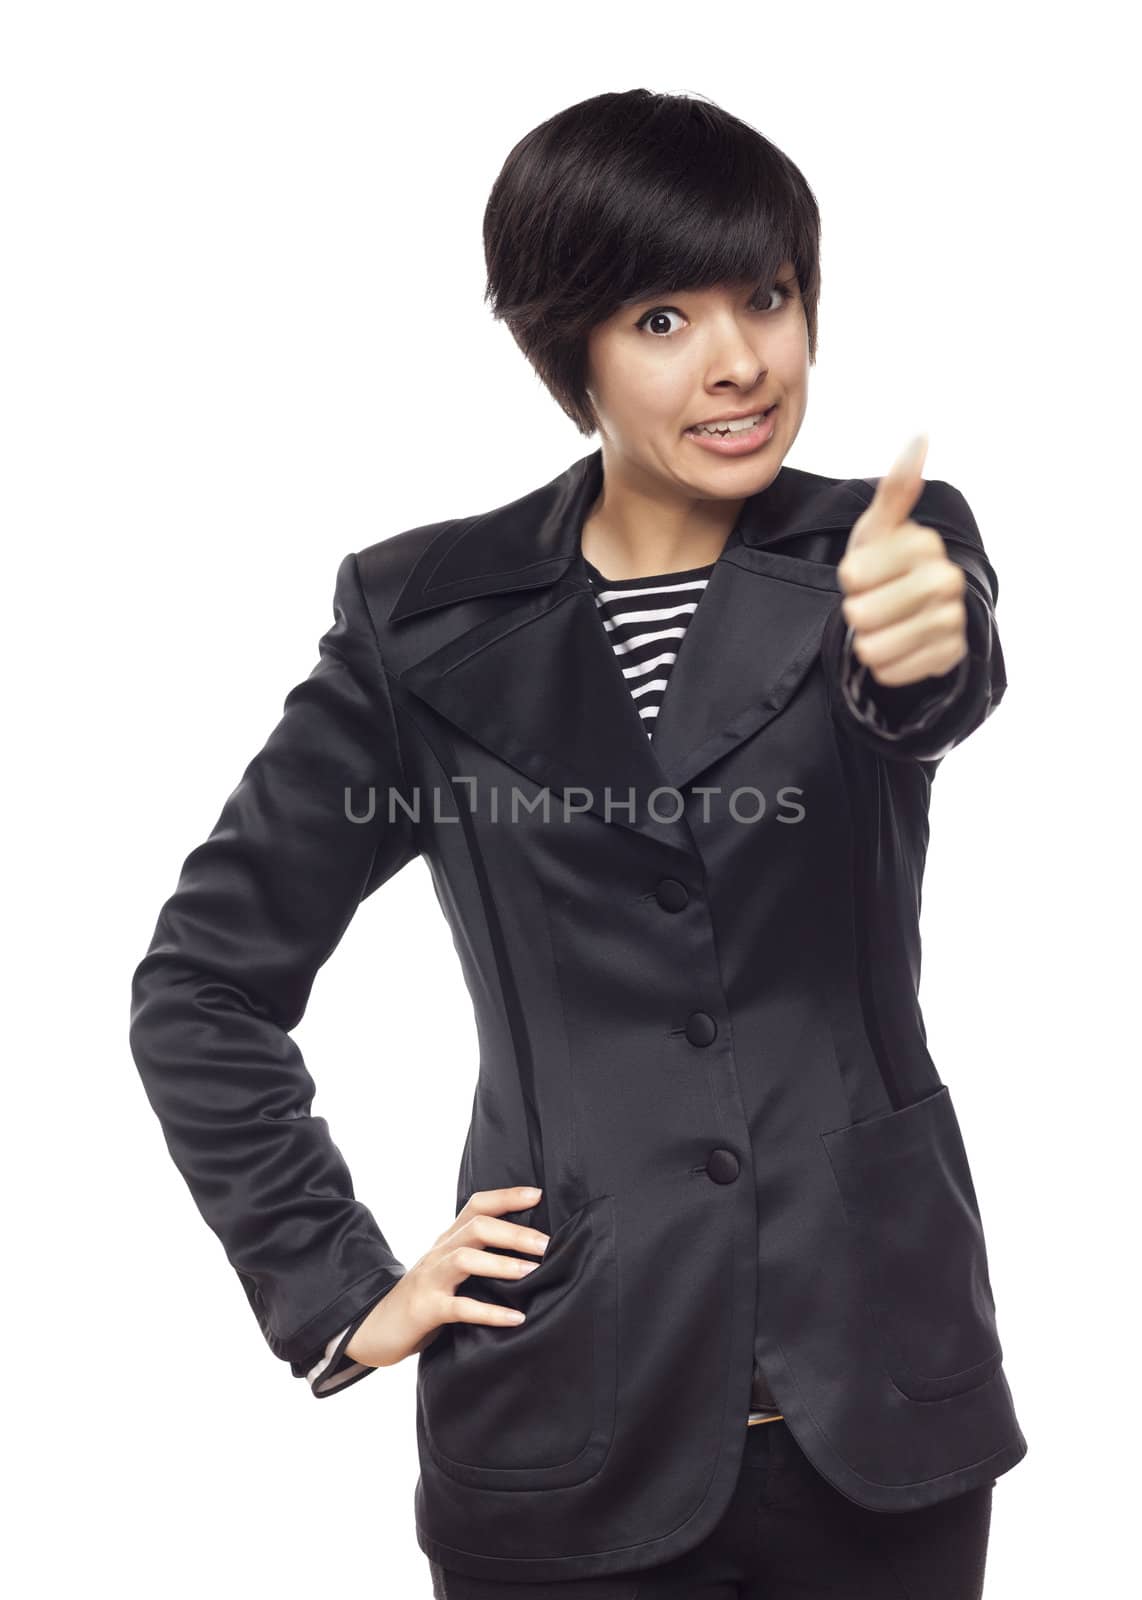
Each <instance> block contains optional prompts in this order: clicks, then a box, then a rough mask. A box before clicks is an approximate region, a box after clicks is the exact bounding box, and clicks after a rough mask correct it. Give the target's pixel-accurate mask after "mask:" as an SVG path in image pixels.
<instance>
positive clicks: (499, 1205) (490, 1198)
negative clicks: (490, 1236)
mask: <svg viewBox="0 0 1142 1600" xmlns="http://www.w3.org/2000/svg"><path fill="white" fill-rule="evenodd" d="M542 1193H543V1190H542V1189H536V1188H533V1187H532V1186H530V1185H525V1184H515V1185H513V1187H512V1188H510V1189H477V1190H476V1191H475V1193H474V1194H470V1195H469V1196H468V1199H467V1201H466V1203H465V1205H464V1206H463V1208H462V1210H461V1211H460V1212H459V1213H458V1219H459V1217H471V1216H476V1215H484V1216H499V1215H501V1213H503V1212H505V1211H527V1210H529V1209H530V1208H531V1207H532V1206H534V1205H535V1203H536V1201H537V1200H538V1199H539V1197H540V1195H541V1194H542Z"/></svg>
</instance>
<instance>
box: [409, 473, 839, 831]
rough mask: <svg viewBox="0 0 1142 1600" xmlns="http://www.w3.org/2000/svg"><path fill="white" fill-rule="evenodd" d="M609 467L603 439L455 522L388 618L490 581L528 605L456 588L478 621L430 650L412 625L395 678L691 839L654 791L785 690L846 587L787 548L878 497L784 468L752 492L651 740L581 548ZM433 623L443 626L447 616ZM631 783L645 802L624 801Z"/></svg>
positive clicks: (522, 760) (778, 703) (610, 808)
mask: <svg viewBox="0 0 1142 1600" xmlns="http://www.w3.org/2000/svg"><path fill="white" fill-rule="evenodd" d="M602 475H603V465H602V451H601V449H600V450H597V451H594V452H593V453H592V454H590V455H588V456H585V457H582V458H581V459H580V460H578V461H576V462H575V463H574V464H573V465H572V466H571V467H569V468H568V469H567V470H566V471H565V472H563V473H561V474H560V475H559V476H558V477H557V478H555V479H553V480H552V481H551V482H550V483H548V484H546V485H544V486H543V487H542V488H541V489H538V490H535V491H533V492H531V493H530V494H528V495H525V496H523V497H522V498H521V499H519V500H517V501H514V502H512V503H511V504H509V505H506V506H502V507H499V508H497V509H496V510H494V511H491V512H489V513H487V514H486V515H484V516H481V517H478V518H475V519H473V520H470V521H462V522H460V523H457V524H447V525H445V528H444V529H443V531H442V532H441V533H440V534H439V535H438V536H437V537H436V538H435V539H433V540H432V541H431V542H430V544H429V545H428V547H427V548H426V549H425V550H424V552H423V553H422V555H421V557H420V559H419V561H418V562H417V563H416V565H415V566H414V568H413V570H412V571H411V572H410V573H409V575H408V577H407V579H406V581H405V582H404V584H403V585H402V587H401V589H400V592H399V594H398V595H397V598H396V601H395V603H394V604H393V606H392V608H391V611H390V612H389V622H390V625H392V626H394V627H396V628H397V630H398V631H400V628H401V627H402V626H411V627H412V628H413V630H414V632H415V630H416V628H417V624H415V623H411V619H413V618H416V617H422V616H423V615H424V614H425V613H428V612H433V611H435V610H437V608H440V607H445V606H452V605H457V604H460V603H464V602H472V601H476V600H480V599H484V598H487V597H491V596H498V597H504V596H507V597H509V598H510V597H511V596H518V599H519V603H518V604H517V605H508V606H507V607H505V606H503V605H502V604H500V605H497V606H493V607H480V606H475V607H471V606H468V605H464V604H461V612H462V614H463V619H464V623H465V624H467V625H465V626H462V628H461V630H460V631H459V632H455V631H451V632H449V634H448V637H447V638H446V642H444V643H443V644H437V645H436V646H435V647H434V648H429V649H428V650H427V653H419V654H418V653H417V650H416V648H415V644H416V641H415V639H410V640H409V641H408V643H409V644H411V645H413V648H412V650H411V651H410V652H409V653H407V654H406V652H405V650H403V649H402V651H400V652H399V653H400V654H401V655H402V656H403V657H404V659H405V661H406V664H405V666H404V667H403V670H400V671H399V672H398V673H397V677H398V678H399V679H400V681H401V682H402V684H403V685H404V686H405V687H406V688H407V689H409V690H410V691H411V692H412V693H413V694H415V695H417V696H418V697H419V698H420V699H422V700H424V701H425V702H427V703H428V704H429V705H431V706H432V707H433V708H434V709H435V710H436V711H437V712H439V713H440V714H441V715H442V716H444V717H445V718H446V719H448V721H450V722H451V723H453V724H455V725H456V726H458V727H460V728H461V729H463V730H464V731H465V733H466V734H468V735H469V736H470V737H471V738H473V739H475V740H476V741H477V742H478V743H480V744H481V745H483V746H484V747H485V748H487V749H490V750H492V751H494V752H495V753H496V754H497V755H499V756H500V757H502V758H503V759H504V760H505V761H507V762H508V763H509V764H510V765H511V766H513V767H514V768H516V769H517V770H518V771H520V772H522V773H523V774H524V775H525V776H527V777H528V778H530V779H532V780H533V781H534V782H536V783H538V784H540V785H541V786H546V787H548V788H550V789H551V790H552V791H554V792H556V793H558V794H565V793H566V792H567V791H568V790H571V789H573V790H574V791H575V793H574V794H573V795H572V796H570V798H571V799H572V800H573V801H574V802H575V803H576V804H581V805H584V806H585V807H586V809H589V810H591V811H594V812H596V813H597V814H599V815H602V816H604V817H607V818H608V820H610V821H612V822H617V823H619V824H620V825H622V826H625V827H628V828H632V829H634V831H636V832H638V833H642V834H645V835H647V836H649V837H652V838H655V839H658V840H659V841H660V842H662V843H666V844H670V845H674V846H676V847H678V848H681V849H684V850H687V851H690V852H692V851H693V850H694V849H695V842H694V837H693V835H692V833H691V832H690V829H689V825H688V822H687V820H686V815H685V813H684V811H683V809H682V807H681V806H680V805H679V804H678V801H677V800H676V799H675V797H674V796H671V795H665V796H659V797H658V799H657V800H656V801H654V804H653V807H652V805H651V796H652V795H653V791H655V790H661V789H676V790H681V789H682V788H683V786H684V785H686V784H688V783H691V782H692V781H693V780H694V779H695V778H697V777H698V776H699V775H700V774H701V773H703V772H705V771H706V770H707V769H708V768H709V767H711V766H712V765H713V763H715V762H717V761H718V760H720V759H721V758H722V757H723V756H725V755H727V754H728V753H729V752H730V751H731V750H733V749H734V748H735V746H737V745H738V744H740V743H741V742H742V741H743V740H745V739H747V738H749V737H750V736H751V735H752V734H754V733H756V732H757V731H758V730H759V729H761V728H763V727H764V726H765V725H766V724H767V723H768V722H770V721H771V720H772V719H773V718H774V717H776V716H777V715H778V714H779V713H780V712H781V711H782V710H783V709H784V707H785V706H786V705H787V704H788V702H789V700H790V699H791V697H792V696H793V694H794V693H795V691H796V689H797V687H798V685H799V684H800V683H801V681H802V679H803V678H804V676H805V675H806V673H807V672H808V670H809V668H810V667H811V665H812V663H813V661H814V659H815V658H816V655H817V652H818V650H819V647H820V642H821V635H822V632H823V629H824V625H825V622H826V619H827V617H828V615H829V613H830V611H831V610H832V609H833V607H834V606H835V605H836V604H837V603H838V596H839V594H840V588H839V583H838V580H837V579H836V577H835V570H834V567H833V566H832V565H831V564H830V563H829V562H828V561H827V560H825V559H817V560H807V559H805V558H804V557H803V556H800V555H794V554H792V553H790V551H789V550H780V549H778V548H777V547H778V546H780V545H782V544H787V543H788V541H790V540H791V539H794V538H795V537H797V536H798V535H802V534H807V533H820V532H827V531H829V530H834V529H837V530H839V529H844V528H848V527H851V525H852V523H853V522H854V521H855V519H856V517H857V516H858V515H859V513H860V510H861V509H862V507H863V505H864V504H865V503H867V497H864V496H862V495H861V494H860V493H859V492H858V491H857V490H856V489H855V488H854V487H852V486H849V485H846V484H845V483H843V482H838V481H837V480H834V479H829V478H823V477H818V476H817V475H816V474H813V473H806V472H800V471H798V470H796V469H793V468H789V467H783V468H782V469H781V471H780V472H779V473H778V475H777V477H776V478H775V479H774V481H773V483H772V484H771V485H770V486H769V487H768V488H766V489H765V490H763V491H761V492H760V493H759V494H757V495H753V496H751V497H749V498H748V499H747V500H746V501H745V502H744V503H743V505H742V508H741V511H740V513H739V516H738V519H737V522H736V523H735V525H734V527H733V529H732V531H731V533H730V536H729V538H728V539H727V542H726V545H725V547H724V548H723V550H722V553H721V555H720V556H719V558H718V560H717V562H716V563H715V565H714V569H713V571H712V573H711V575H710V581H709V583H708V585H707V587H706V589H705V591H704V592H703V595H702V598H701V600H700V602H699V604H698V607H697V609H696V610H695V612H694V615H693V617H692V618H691V621H690V625H689V627H688V629H687V632H686V634H685V636H684V638H683V641H682V647H681V649H680V651H679V654H678V658H677V660H676V662H675V663H674V666H673V669H672V672H671V676H670V681H669V685H668V688H667V692H666V695H665V698H664V701H663V704H662V709H661V711H660V714H659V717H658V720H657V724H656V727H655V732H654V738H653V740H651V739H650V738H649V737H648V735H647V732H646V728H645V726H644V724H643V721H642V719H641V718H640V717H639V715H638V712H637V710H636V708H635V705H634V702H633V701H632V699H631V695H630V690H629V687H628V685H627V682H626V680H625V679H624V678H623V676H622V671H621V668H620V666H619V663H618V661H617V659H616V658H615V656H614V654H613V651H612V649H611V645H610V641H609V639H608V637H607V635H606V632H605V630H604V628H603V626H602V622H601V619H600V617H599V615H598V613H597V610H596V606H595V598H594V593H593V591H592V589H591V584H590V579H589V576H588V573H587V568H586V564H585V562H584V561H583V558H582V553H581V549H580V536H581V533H582V527H583V522H584V520H585V518H586V515H587V513H588V511H589V510H590V508H591V506H592V504H593V503H594V501H595V499H596V497H597V495H598V492H599V489H600V488H601V485H602ZM473 616H474V618H475V620H474V621H472V620H471V619H472V618H473ZM425 634H426V636H435V637H437V638H439V630H436V629H432V628H427V627H426V628H425ZM713 781H716V779H714V780H713ZM632 798H633V800H634V807H633V813H632V810H631V809H627V810H625V811H624V810H622V809H619V808H620V807H621V806H622V804H623V803H624V802H627V801H629V800H630V799H632ZM656 810H657V812H658V815H655V811H656ZM675 811H677V812H678V816H677V818H675V819H674V820H663V819H665V818H671V817H673V816H674V812H675Z"/></svg>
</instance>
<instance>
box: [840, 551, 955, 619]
mask: <svg viewBox="0 0 1142 1600" xmlns="http://www.w3.org/2000/svg"><path fill="white" fill-rule="evenodd" d="M927 531H929V530H927V529H925V532H927ZM884 548H885V547H884V545H883V544H882V545H878V546H876V547H875V550H873V549H871V548H870V549H868V550H866V551H864V552H863V555H862V561H864V562H868V560H869V557H870V556H872V555H873V554H876V555H877V556H878V557H879V556H880V555H881V554H882V551H883V550H884ZM896 548H897V546H896V545H895V544H894V545H893V546H892V550H893V551H895V550H896ZM863 570H864V569H863V568H862V572H863ZM844 587H845V590H846V593H845V597H844V599H843V600H842V601H841V610H842V611H843V612H844V617H845V621H846V622H848V623H851V624H852V626H853V627H854V628H856V629H857V630H858V631H861V632H865V633H871V632H872V631H873V630H874V629H875V628H884V627H887V626H888V624H889V623H890V622H900V621H902V620H903V619H904V618H905V617H908V616H911V615H912V614H913V613H914V612H919V611H922V610H924V609H925V608H926V607H928V606H938V605H945V604H947V602H948V601H949V600H956V599H959V598H961V597H962V595H963V592H964V587H965V580H964V573H963V568H962V567H959V566H957V565H956V563H955V562H954V561H948V560H946V559H940V560H935V559H933V560H930V561H927V560H922V561H918V562H913V563H911V564H909V563H905V564H904V567H903V570H901V569H900V567H898V566H896V565H895V564H893V563H890V562H888V561H885V562H884V563H883V570H878V571H877V572H876V573H873V574H871V575H870V576H869V581H868V582H867V583H866V582H864V581H863V577H862V580H861V581H860V582H858V583H855V584H854V583H852V582H851V581H850V582H847V583H846V584H845V585H844Z"/></svg>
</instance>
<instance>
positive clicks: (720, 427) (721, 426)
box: [690, 411, 765, 435]
mask: <svg viewBox="0 0 1142 1600" xmlns="http://www.w3.org/2000/svg"><path fill="white" fill-rule="evenodd" d="M764 415H765V412H764V411H759V412H757V413H756V415H755V416H752V417H739V418H738V419H737V420H736V421H735V422H703V423H699V425H698V426H697V427H695V428H691V429H690V432H691V433H712V434H715V435H718V434H723V433H748V432H749V430H750V429H751V428H756V427H757V425H758V423H759V422H760V421H761V419H762V417H763V416H764Z"/></svg>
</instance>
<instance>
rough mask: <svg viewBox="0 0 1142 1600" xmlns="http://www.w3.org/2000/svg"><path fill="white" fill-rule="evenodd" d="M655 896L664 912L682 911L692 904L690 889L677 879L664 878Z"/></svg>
mask: <svg viewBox="0 0 1142 1600" xmlns="http://www.w3.org/2000/svg"><path fill="white" fill-rule="evenodd" d="M654 894H655V898H656V899H657V901H658V903H659V905H660V906H661V907H662V909H663V911H681V910H682V909H683V908H684V907H685V906H687V905H689V903H690V891H689V889H687V887H686V885H685V884H684V883H679V882H678V879H677V878H663V880H662V882H661V883H660V884H659V885H658V888H657V889H656V890H655V891H654Z"/></svg>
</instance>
